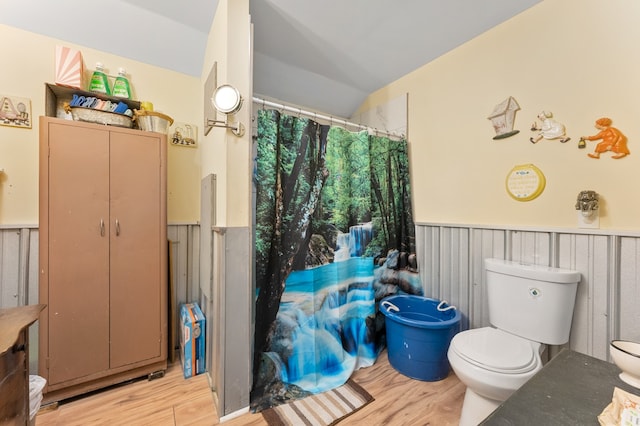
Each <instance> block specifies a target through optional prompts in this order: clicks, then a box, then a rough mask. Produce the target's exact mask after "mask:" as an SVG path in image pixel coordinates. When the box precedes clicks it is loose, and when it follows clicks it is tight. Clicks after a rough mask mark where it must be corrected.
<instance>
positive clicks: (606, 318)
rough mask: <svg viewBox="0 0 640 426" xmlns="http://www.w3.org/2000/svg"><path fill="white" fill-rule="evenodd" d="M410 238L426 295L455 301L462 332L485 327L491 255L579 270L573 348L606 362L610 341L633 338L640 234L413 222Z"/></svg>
mask: <svg viewBox="0 0 640 426" xmlns="http://www.w3.org/2000/svg"><path fill="white" fill-rule="evenodd" d="M416 242H417V252H418V265H419V268H420V271H421V276H422V280H423V283H422V284H423V289H424V292H425V295H426V296H427V297H433V298H437V299H442V300H447V301H448V302H449V303H451V304H453V305H455V306H457V307H458V309H459V310H460V311H461V313H462V316H463V320H462V322H461V325H462V328H463V329H467V328H477V327H483V326H487V325H489V317H488V312H487V300H486V285H485V280H484V271H483V261H484V259H485V258H489V257H494V258H501V259H508V260H514V261H519V262H523V263H531V264H537V265H547V266H554V267H560V268H566V269H574V270H577V271H579V272H580V273H581V274H582V280H581V282H580V284H579V285H578V293H577V296H576V304H575V308H574V316H573V323H572V329H571V338H570V341H569V343H568V346H570V347H571V348H572V349H575V350H577V351H579V352H582V353H586V354H588V355H592V356H594V357H596V358H600V359H605V360H606V359H609V353H608V346H609V342H610V341H611V340H612V339H628V340H634V341H640V309H638V308H637V306H638V305H637V304H638V301H640V233H636V232H611V233H608V232H605V231H600V230H582V229H581V230H546V229H540V230H530V229H509V228H501V227H498V226H495V227H487V226H472V225H469V226H467V225H464V226H463V225H455V224H446V225H443V224H418V225H417V226H416ZM556 350H557V348H554V351H556Z"/></svg>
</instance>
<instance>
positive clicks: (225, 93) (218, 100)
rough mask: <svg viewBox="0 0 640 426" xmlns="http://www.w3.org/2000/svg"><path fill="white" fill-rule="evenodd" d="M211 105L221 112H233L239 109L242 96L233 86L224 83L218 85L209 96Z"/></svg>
mask: <svg viewBox="0 0 640 426" xmlns="http://www.w3.org/2000/svg"><path fill="white" fill-rule="evenodd" d="M211 103H213V107H214V108H215V109H216V110H218V111H220V112H221V113H223V114H233V113H236V112H238V111H239V110H240V107H241V106H242V96H240V92H238V89H236V88H235V87H233V86H230V85H228V84H224V85H222V86H219V87H218V88H217V89H216V90H215V91H214V92H213V97H212V98H211Z"/></svg>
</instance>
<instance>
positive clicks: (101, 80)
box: [89, 62, 111, 95]
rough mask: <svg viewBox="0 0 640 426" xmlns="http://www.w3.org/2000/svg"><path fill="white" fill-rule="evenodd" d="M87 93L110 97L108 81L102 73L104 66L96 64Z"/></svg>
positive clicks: (99, 63)
mask: <svg viewBox="0 0 640 426" xmlns="http://www.w3.org/2000/svg"><path fill="white" fill-rule="evenodd" d="M89 91H91V92H96V93H103V94H105V95H111V89H110V88H109V80H108V79H107V74H105V73H104V65H102V63H101V62H98V63H96V69H95V71H94V72H93V75H92V76H91V82H90V83H89Z"/></svg>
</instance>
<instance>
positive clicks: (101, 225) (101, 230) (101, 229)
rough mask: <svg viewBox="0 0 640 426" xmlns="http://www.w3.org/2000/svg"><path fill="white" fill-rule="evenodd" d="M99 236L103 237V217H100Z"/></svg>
mask: <svg viewBox="0 0 640 426" xmlns="http://www.w3.org/2000/svg"><path fill="white" fill-rule="evenodd" d="M100 236H101V237H104V219H100Z"/></svg>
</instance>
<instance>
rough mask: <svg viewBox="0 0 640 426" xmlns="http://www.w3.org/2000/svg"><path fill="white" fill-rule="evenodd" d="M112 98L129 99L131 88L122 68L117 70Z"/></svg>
mask: <svg viewBox="0 0 640 426" xmlns="http://www.w3.org/2000/svg"><path fill="white" fill-rule="evenodd" d="M113 96H117V97H119V98H125V99H131V86H130V85H129V80H128V79H127V70H125V69H124V68H118V76H117V77H116V81H115V82H114V83H113Z"/></svg>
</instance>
